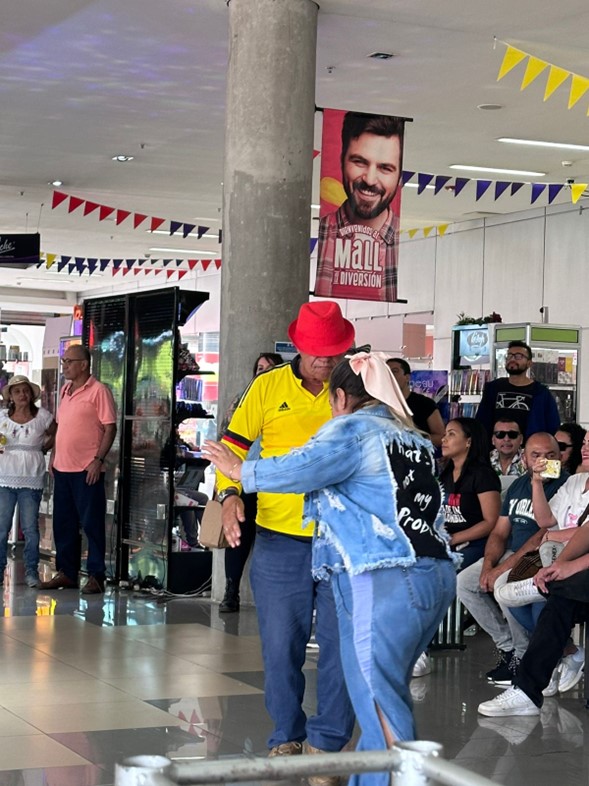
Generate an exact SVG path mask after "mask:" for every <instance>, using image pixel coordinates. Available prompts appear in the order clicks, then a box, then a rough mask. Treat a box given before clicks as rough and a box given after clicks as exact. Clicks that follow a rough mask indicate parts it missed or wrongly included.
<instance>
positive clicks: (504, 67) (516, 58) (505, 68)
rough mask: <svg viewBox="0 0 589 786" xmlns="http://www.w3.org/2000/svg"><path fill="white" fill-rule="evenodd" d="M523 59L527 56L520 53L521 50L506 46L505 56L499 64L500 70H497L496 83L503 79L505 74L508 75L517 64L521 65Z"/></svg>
mask: <svg viewBox="0 0 589 786" xmlns="http://www.w3.org/2000/svg"><path fill="white" fill-rule="evenodd" d="M524 57H527V55H526V53H525V52H522V51H521V49H516V48H515V47H513V46H508V47H507V51H506V52H505V56H504V57H503V62H502V63H501V68H500V69H499V76H498V77H497V81H499V80H500V79H503V77H504V76H505V74H508V73H509V72H510V71H511V69H512V68H515V67H516V65H517V64H518V63H521V61H522V60H523V59H524Z"/></svg>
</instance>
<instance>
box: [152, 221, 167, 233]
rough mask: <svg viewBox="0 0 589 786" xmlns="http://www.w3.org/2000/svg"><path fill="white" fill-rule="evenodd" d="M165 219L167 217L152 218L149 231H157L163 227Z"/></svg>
mask: <svg viewBox="0 0 589 786" xmlns="http://www.w3.org/2000/svg"><path fill="white" fill-rule="evenodd" d="M165 220H166V219H165V218H152V219H151V221H150V222H149V231H150V232H155V230H156V229H159V228H160V227H161V225H162V224H163V223H164V221H165Z"/></svg>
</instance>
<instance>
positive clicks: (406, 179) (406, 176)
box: [401, 172, 415, 186]
mask: <svg viewBox="0 0 589 786" xmlns="http://www.w3.org/2000/svg"><path fill="white" fill-rule="evenodd" d="M414 174H415V172H401V185H402V186H404V185H405V183H408V182H409V181H410V180H411V178H412V177H413V175H414Z"/></svg>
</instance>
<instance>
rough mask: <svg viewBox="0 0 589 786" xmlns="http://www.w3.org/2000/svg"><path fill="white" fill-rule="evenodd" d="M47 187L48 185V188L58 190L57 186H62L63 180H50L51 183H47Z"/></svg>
mask: <svg viewBox="0 0 589 786" xmlns="http://www.w3.org/2000/svg"><path fill="white" fill-rule="evenodd" d="M49 185H50V186H55V187H56V188H59V186H62V185H63V180H52V181H51V182H50V183H49Z"/></svg>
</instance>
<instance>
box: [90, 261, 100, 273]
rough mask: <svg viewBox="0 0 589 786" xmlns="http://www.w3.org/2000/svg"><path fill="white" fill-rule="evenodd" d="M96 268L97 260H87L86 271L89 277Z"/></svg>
mask: <svg viewBox="0 0 589 786" xmlns="http://www.w3.org/2000/svg"><path fill="white" fill-rule="evenodd" d="M97 267H98V260H97V259H89V260H88V271H89V273H90V275H92V273H94V271H95V270H96V268H97Z"/></svg>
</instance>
